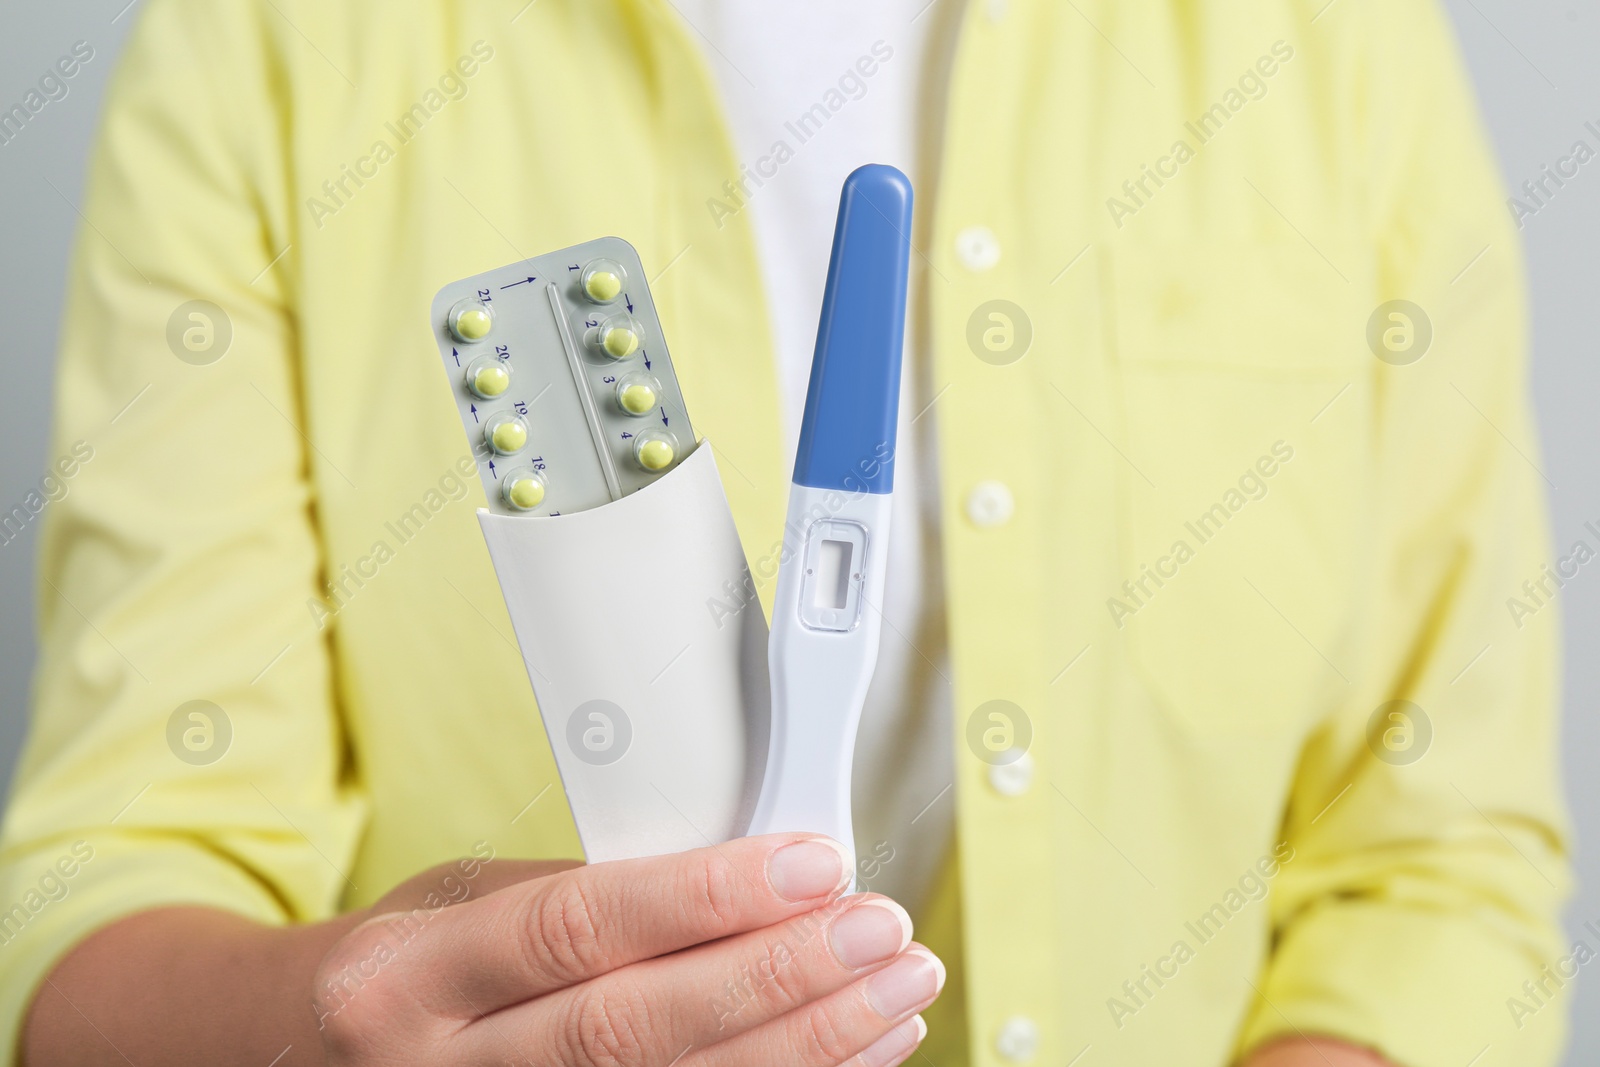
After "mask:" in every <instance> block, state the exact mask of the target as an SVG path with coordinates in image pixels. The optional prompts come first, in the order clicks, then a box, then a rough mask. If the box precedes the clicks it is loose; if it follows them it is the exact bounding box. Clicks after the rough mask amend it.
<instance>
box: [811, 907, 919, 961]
mask: <svg viewBox="0 0 1600 1067" xmlns="http://www.w3.org/2000/svg"><path fill="white" fill-rule="evenodd" d="M828 943H829V945H831V946H832V947H833V954H834V956H835V957H836V958H837V959H838V961H839V962H840V963H842V964H844V965H845V966H846V967H849V968H850V969H851V970H855V969H857V968H860V967H868V966H871V965H872V964H874V963H882V962H883V961H884V960H886V959H889V958H890V957H891V956H898V955H899V954H900V953H901V952H904V951H905V947H906V946H907V945H909V944H911V916H909V915H907V914H906V910H905V909H904V908H902V907H901V906H900V905H898V904H896V903H895V902H894V901H892V900H881V899H878V898H876V897H874V898H873V899H871V900H864V901H862V902H861V903H860V904H857V905H855V906H854V907H852V908H850V910H848V911H846V912H845V913H844V914H843V915H841V916H839V917H838V918H837V919H835V920H833V925H832V926H831V927H830V928H829V930H828Z"/></svg>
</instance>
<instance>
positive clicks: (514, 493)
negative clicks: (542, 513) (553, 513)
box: [506, 478, 544, 511]
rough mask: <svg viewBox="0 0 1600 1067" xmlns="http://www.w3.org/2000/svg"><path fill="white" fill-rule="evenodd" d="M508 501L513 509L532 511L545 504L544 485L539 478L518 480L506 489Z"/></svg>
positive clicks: (513, 481) (514, 480)
mask: <svg viewBox="0 0 1600 1067" xmlns="http://www.w3.org/2000/svg"><path fill="white" fill-rule="evenodd" d="M506 499H507V500H509V501H511V506H512V507H518V508H521V509H522V510H523V511H531V510H532V509H534V508H536V507H538V506H539V505H540V504H542V503H544V483H543V482H541V481H539V479H537V478H516V479H513V480H512V482H511V484H510V485H508V486H507V487H506Z"/></svg>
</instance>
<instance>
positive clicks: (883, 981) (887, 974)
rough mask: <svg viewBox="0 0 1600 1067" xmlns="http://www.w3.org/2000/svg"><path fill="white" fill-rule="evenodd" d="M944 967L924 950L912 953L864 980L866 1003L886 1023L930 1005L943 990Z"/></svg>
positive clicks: (916, 950) (936, 958) (912, 951)
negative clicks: (865, 981)
mask: <svg viewBox="0 0 1600 1067" xmlns="http://www.w3.org/2000/svg"><path fill="white" fill-rule="evenodd" d="M944 977H945V975H944V964H943V963H940V962H939V957H937V956H935V955H934V954H933V953H931V952H929V951H927V950H926V949H920V948H919V949H912V950H911V951H910V952H907V953H906V954H905V955H904V956H901V957H900V958H899V959H897V960H895V961H894V962H893V963H891V964H889V966H887V967H885V968H884V969H883V970H881V971H879V972H878V973H877V974H875V975H873V976H872V977H871V978H869V979H867V1003H869V1004H871V1005H872V1010H873V1011H876V1012H877V1013H878V1014H879V1015H881V1016H883V1017H884V1018H885V1019H898V1018H899V1017H900V1016H902V1015H904V1014H906V1012H909V1011H918V1010H920V1009H922V1008H923V1007H924V1006H926V1005H928V1004H930V1003H932V1002H933V998H934V997H936V996H938V995H939V990H941V989H943V988H944Z"/></svg>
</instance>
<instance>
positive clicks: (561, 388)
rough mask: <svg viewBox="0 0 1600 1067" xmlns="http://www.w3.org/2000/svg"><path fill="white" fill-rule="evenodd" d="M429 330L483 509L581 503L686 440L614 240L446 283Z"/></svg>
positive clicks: (680, 408)
mask: <svg viewBox="0 0 1600 1067" xmlns="http://www.w3.org/2000/svg"><path fill="white" fill-rule="evenodd" d="M433 330H434V337H435V339H436V340H437V342H438V344H439V352H440V355H441V356H442V357H443V359H444V365H445V370H446V372H447V373H448V374H449V376H450V380H451V383H452V393H453V395H454V397H455V400H456V406H457V408H458V409H459V411H460V413H461V422H462V425H463V426H464V427H465V428H466V431H467V436H468V438H469V440H470V441H471V442H472V444H473V446H474V452H475V453H476V454H477V455H478V457H479V463H478V467H479V473H480V475H481V476H482V478H483V487H484V492H485V494H486V495H487V496H488V498H489V509H490V510H491V511H492V512H495V513H497V514H502V515H544V516H552V515H562V514H571V513H573V512H578V511H587V510H589V509H591V508H596V507H599V506H601V505H603V504H606V503H609V502H611V501H614V500H620V499H621V498H623V497H624V496H627V495H629V494H630V493H633V492H635V491H637V490H639V489H642V488H644V487H645V486H646V485H649V484H651V483H652V482H653V481H655V480H656V479H657V478H659V477H660V476H661V475H662V474H665V473H666V472H667V471H669V470H671V469H672V468H673V466H674V465H676V464H677V463H678V461H679V460H681V459H682V458H683V457H684V456H686V455H687V454H688V453H689V452H690V451H692V450H693V448H694V446H695V436H694V429H693V427H692V426H691V425H690V422H689V415H688V411H687V410H686V408H685V406H684V402H683V394H682V392H681V391H680V390H679V388H678V380H677V376H676V375H675V374H674V373H673V370H672V360H671V357H670V356H669V355H668V354H667V346H666V341H665V339H664V337H663V336H662V331H661V322H660V319H659V318H658V317H657V315H656V308H655V303H654V301H653V300H652V299H651V297H650V287H649V285H648V283H647V281H646V278H645V273H644V267H643V265H642V264H641V263H640V261H639V255H638V253H637V252H635V251H634V249H633V246H632V245H630V244H629V243H628V242H627V241H624V240H622V239H621V238H619V237H601V238H598V239H596V240H593V241H588V242H585V243H584V244H580V245H574V246H572V247H571V248H564V249H561V250H559V251H556V252H551V253H549V254H547V255H542V256H536V257H534V258H533V259H528V260H524V261H522V262H520V263H513V264H510V265H508V266H505V267H501V268H499V269H497V270H492V271H488V272H486V273H484V274H479V275H477V276H475V277H472V278H466V279H463V280H462V281H459V282H454V283H452V284H450V285H447V286H445V287H444V288H443V289H441V290H440V291H439V294H438V296H436V297H435V298H434V301H433Z"/></svg>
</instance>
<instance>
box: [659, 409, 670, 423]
mask: <svg viewBox="0 0 1600 1067" xmlns="http://www.w3.org/2000/svg"><path fill="white" fill-rule="evenodd" d="M661 425H663V426H669V425H671V424H670V423H669V422H667V409H666V408H665V407H663V408H662V409H661Z"/></svg>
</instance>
